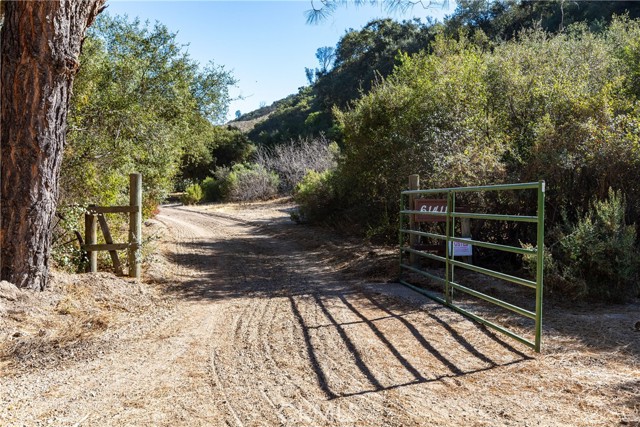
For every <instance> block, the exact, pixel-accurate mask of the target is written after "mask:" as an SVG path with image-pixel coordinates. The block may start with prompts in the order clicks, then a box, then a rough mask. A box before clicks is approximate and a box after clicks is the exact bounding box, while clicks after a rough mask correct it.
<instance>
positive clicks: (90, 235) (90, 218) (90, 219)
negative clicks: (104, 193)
mask: <svg viewBox="0 0 640 427" xmlns="http://www.w3.org/2000/svg"><path fill="white" fill-rule="evenodd" d="M91 206H92V205H90V206H89V209H88V211H87V212H86V213H85V214H84V240H85V243H86V244H87V245H95V244H96V243H98V221H96V216H95V215H94V214H93V213H92V212H91ZM87 258H88V260H89V264H88V265H87V267H86V271H87V273H95V272H96V271H98V252H97V251H89V250H87Z"/></svg>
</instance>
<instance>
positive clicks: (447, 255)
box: [444, 191, 453, 305]
mask: <svg viewBox="0 0 640 427" xmlns="http://www.w3.org/2000/svg"><path fill="white" fill-rule="evenodd" d="M452 210H453V197H452V193H451V191H447V216H446V222H445V225H444V230H445V231H444V235H445V247H444V259H445V269H444V297H445V301H446V302H447V304H448V305H450V304H451V284H450V283H451V281H452V280H453V278H452V273H453V266H452V265H451V263H450V262H449V261H450V260H451V258H453V247H452V246H451V236H452V233H451V229H452V224H451V222H452V217H451V211H452Z"/></svg>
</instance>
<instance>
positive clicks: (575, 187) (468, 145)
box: [302, 18, 640, 301]
mask: <svg viewBox="0 0 640 427" xmlns="http://www.w3.org/2000/svg"><path fill="white" fill-rule="evenodd" d="M639 39H640V21H632V20H629V19H626V18H619V19H616V20H614V22H613V23H612V24H611V26H610V27H609V28H608V29H607V30H606V31H604V32H603V33H600V34H594V33H591V32H590V31H588V30H587V28H586V27H585V26H574V27H572V28H570V29H568V30H567V31H565V32H563V33H560V34H557V35H550V34H547V33H545V32H543V31H541V30H527V31H525V32H522V33H520V34H519V35H518V36H517V37H515V38H513V39H512V40H510V41H508V42H502V43H498V44H495V45H492V46H490V47H487V44H486V43H485V42H484V41H483V40H484V39H483V37H482V34H476V35H474V36H473V37H468V36H466V35H465V34H460V35H459V36H458V37H457V38H447V37H446V36H444V35H439V36H437V37H436V40H435V41H434V43H432V45H431V50H430V51H429V52H428V53H422V54H418V55H414V56H408V55H403V56H401V58H400V62H401V64H400V65H399V66H398V67H397V68H396V70H395V72H394V73H393V74H392V75H391V76H390V77H389V78H387V79H385V80H381V81H380V83H379V84H378V85H377V86H376V87H374V88H373V90H372V91H371V92H370V93H368V94H366V95H364V96H363V97H362V98H360V99H359V100H357V101H356V102H355V103H354V104H353V107H352V108H351V109H348V110H346V111H341V112H338V113H337V118H338V120H339V122H340V124H341V126H342V129H343V131H344V138H345V140H344V148H343V150H342V153H341V157H340V160H339V162H338V166H337V169H336V171H335V173H334V174H333V176H332V179H331V180H330V182H331V185H332V191H333V195H334V196H335V197H334V198H333V200H334V202H335V203H336V204H337V206H334V207H333V210H332V215H336V214H340V215H342V217H341V220H343V219H345V218H349V219H350V220H353V221H355V223H356V224H357V226H358V227H354V229H360V230H361V231H368V232H373V233H374V234H378V235H380V236H393V235H394V230H396V229H397V219H398V213H397V212H398V208H397V206H398V203H399V194H400V191H401V190H402V189H404V188H406V186H407V184H406V183H407V176H408V175H410V174H413V173H418V174H420V177H421V186H422V188H438V187H449V186H467V185H482V184H494V183H495V184H498V183H509V182H530V181H539V180H541V179H544V180H545V181H546V182H547V194H546V199H547V209H546V214H547V221H546V227H547V229H548V230H564V231H562V232H560V231H558V232H553V233H547V236H548V237H547V241H546V242H545V243H546V245H547V246H548V247H549V248H551V254H552V255H553V262H551V263H550V264H549V265H550V266H555V267H556V268H557V271H556V273H555V274H553V273H550V274H549V278H548V284H551V288H553V287H554V285H557V286H556V289H560V288H563V290H564V291H567V292H568V293H571V294H572V295H574V296H575V297H578V298H580V297H589V298H601V299H606V300H610V301H611V300H616V299H624V298H625V297H626V296H628V295H629V294H630V293H634V292H635V291H634V289H635V288H634V287H633V286H632V285H631V283H633V280H632V278H633V277H636V276H637V272H638V264H637V263H636V264H633V263H631V258H626V257H624V256H623V255H622V252H624V253H626V254H630V253H634V254H635V252H634V249H633V245H634V244H635V243H634V238H637V230H636V229H635V228H634V227H624V226H623V225H622V224H624V219H625V218H627V219H629V218H638V217H640V181H639V180H638V179H637V174H638V171H639V170H640V102H639V99H638V96H639V94H638V90H637V88H638V83H637V81H638V79H637V76H638V75H639V74H638V65H637V64H638V62H637V58H639V57H640V53H639V52H640V48H639V46H640V44H639V43H638V41H637V40H639ZM313 183H314V184H315V185H318V184H317V183H316V182H315V181H314V182H313ZM312 188H315V187H313V185H312ZM609 188H613V189H614V191H624V197H625V199H626V205H625V204H622V205H619V204H618V205H617V206H618V207H617V208H616V209H614V208H610V209H609V208H607V209H609V210H613V211H615V212H617V214H616V215H618V216H617V217H615V221H614V218H613V217H611V216H610V217H608V218H609V219H606V220H605V217H606V215H609V214H611V215H613V213H611V212H609V211H607V209H605V207H604V206H605V205H602V203H606V206H609V205H610V204H613V205H615V204H616V203H618V201H617V199H615V198H614V199H611V198H610V200H609V201H608V202H598V201H602V200H605V199H607V197H609V195H608V191H609ZM616 197H617V196H616ZM593 200H595V202H594V201H593ZM302 203H305V202H304V201H303V202H302ZM465 203H466V204H467V205H470V207H471V208H472V209H474V210H476V211H479V212H493V213H510V214H516V213H518V214H525V215H530V214H531V213H532V212H531V211H532V210H535V206H536V204H535V198H533V197H531V198H529V196H528V195H521V194H518V195H516V194H513V193H501V194H500V195H498V196H495V195H491V194H486V195H483V194H481V195H478V196H476V197H475V198H474V199H469V200H465ZM304 206H305V209H306V211H304V214H305V216H306V217H307V218H309V219H312V218H322V217H324V216H325V213H326V211H324V213H323V210H324V209H326V206H325V205H323V204H319V205H317V206H316V205H314V204H310V203H308V202H306V204H305V205H304ZM621 206H622V207H621ZM314 209H317V210H318V214H317V215H315V214H314V213H313V210H314ZM584 212H588V214H587V216H586V217H585V216H584V215H583V214H582V213H584ZM607 221H608V222H607ZM628 222H630V221H628ZM613 223H616V224H618V226H617V227H618V228H617V229H613V228H609V229H607V228H606V227H605V224H613ZM480 225H481V224H480ZM561 226H562V227H561ZM492 227H493V228H492ZM495 227H502V228H500V229H498V228H495ZM567 227H569V228H571V231H566V230H565V229H566V228H567ZM634 230H635V231H634ZM634 232H635V233H636V237H634ZM473 233H474V237H477V238H478V239H479V240H485V239H495V238H497V237H496V236H499V238H500V240H501V241H503V242H504V243H506V244H511V245H517V244H518V239H522V240H525V241H527V240H529V241H530V240H531V239H532V238H535V234H532V233H535V231H533V232H532V231H531V228H530V227H529V228H527V227H526V225H522V224H514V225H510V224H508V225H504V224H502V225H500V224H498V225H495V226H491V227H487V226H485V225H482V226H481V227H480V226H479V228H477V229H474V230H473ZM614 248H617V249H616V250H617V251H618V252H615V251H614ZM514 261H515V258H514ZM591 270H593V273H590V271H591ZM554 280H555V282H554Z"/></svg>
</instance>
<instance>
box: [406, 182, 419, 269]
mask: <svg viewBox="0 0 640 427" xmlns="http://www.w3.org/2000/svg"><path fill="white" fill-rule="evenodd" d="M419 189H420V175H418V174H413V175H409V190H419ZM415 198H416V196H415V195H414V194H410V195H409V210H412V211H413V210H415V209H416V207H415V203H414V200H415ZM415 229H417V226H416V216H415V215H414V214H411V215H409V230H415ZM417 243H418V236H416V235H414V234H410V235H409V246H410V247H411V248H414V247H415V246H416V244H417ZM409 263H410V264H411V265H412V266H416V265H417V264H418V257H417V256H416V254H413V253H410V254H409Z"/></svg>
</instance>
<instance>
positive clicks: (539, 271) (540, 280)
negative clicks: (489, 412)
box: [535, 181, 545, 353]
mask: <svg viewBox="0 0 640 427" xmlns="http://www.w3.org/2000/svg"><path fill="white" fill-rule="evenodd" d="M544 196H545V182H544V181H540V182H539V183H538V223H537V226H538V229H537V240H538V242H537V254H536V255H537V263H536V339H535V351H536V352H537V353H540V347H541V345H542V343H541V337H542V293H543V290H544V287H543V285H544Z"/></svg>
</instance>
